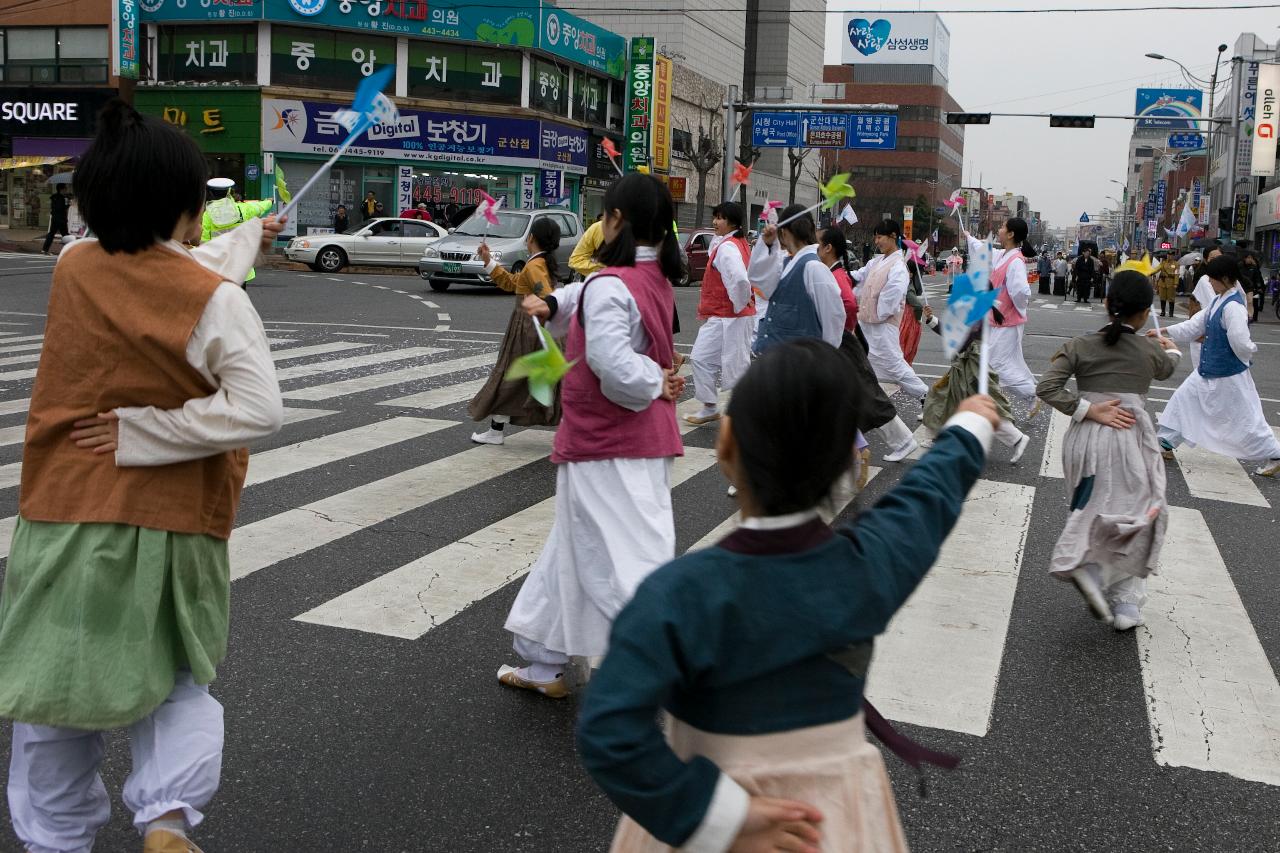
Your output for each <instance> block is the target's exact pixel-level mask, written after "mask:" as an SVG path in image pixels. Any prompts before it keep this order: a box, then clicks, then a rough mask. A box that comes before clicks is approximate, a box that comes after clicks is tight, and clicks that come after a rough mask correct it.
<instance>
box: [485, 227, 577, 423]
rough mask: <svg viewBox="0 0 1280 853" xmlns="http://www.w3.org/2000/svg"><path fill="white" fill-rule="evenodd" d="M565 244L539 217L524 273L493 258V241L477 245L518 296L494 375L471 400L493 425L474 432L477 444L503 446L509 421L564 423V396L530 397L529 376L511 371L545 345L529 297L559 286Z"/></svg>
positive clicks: (501, 282) (496, 278)
mask: <svg viewBox="0 0 1280 853" xmlns="http://www.w3.org/2000/svg"><path fill="white" fill-rule="evenodd" d="M559 248H560V226H559V225H557V224H556V223H555V221H554V220H552V218H551V217H549V216H543V217H539V218H537V219H535V220H534V221H533V224H532V225H531V226H529V236H528V237H527V238H525V249H526V251H528V253H529V259H528V260H527V261H525V264H524V267H523V268H521V270H520V272H518V273H512V272H508V271H507V270H506V269H504V268H503V267H501V266H499V264H498V262H497V261H495V260H494V259H493V253H492V252H491V251H490V249H489V246H488V244H487V243H481V244H480V246H479V248H477V249H476V254H477V255H478V256H479V257H480V262H481V263H483V264H484V271H485V273H486V274H487V275H488V276H489V278H490V279H492V280H493V283H494V284H495V285H496V286H497V287H498V288H499V289H500V290H505V291H507V292H508V293H514V294H515V295H516V302H515V306H514V307H513V309H512V312H511V319H510V320H508V321H507V331H506V333H505V334H504V335H503V336H502V348H501V349H499V350H498V361H497V363H496V364H495V365H494V366H493V370H492V371H491V372H490V374H489V380H488V381H487V382H485V384H484V387H483V388H481V389H480V391H479V392H477V393H476V395H475V397H473V398H472V399H471V404H470V405H469V406H468V407H467V414H468V415H470V417H471V420H473V421H483V420H485V419H486V418H487V419H488V420H489V428H488V429H487V430H485V431H484V432H477V433H473V434H472V436H471V440H472V441H474V442H475V443H476V444H502V443H503V441H504V440H505V439H504V429H505V428H506V425H507V424H509V423H513V424H515V425H516V426H554V425H556V424H558V423H559V422H560V396H559V389H558V388H557V389H556V396H555V397H554V398H553V400H552V404H551V405H550V406H544V405H542V404H541V403H539V402H538V401H537V400H535V399H533V397H532V396H530V395H529V384H528V382H527V381H526V380H524V379H513V380H510V381H508V380H507V378H506V377H507V370H508V369H509V368H510V367H511V365H512V364H513V363H514V362H515V361H516V359H518V358H520V357H521V356H524V355H528V354H529V353H531V352H537V351H538V350H540V349H541V348H542V335H541V333H540V332H539V331H538V329H537V327H536V326H535V325H534V323H533V320H531V319H529V314H528V312H527V311H525V309H524V297H526V296H528V295H529V294H533V295H534V296H537V297H539V298H541V297H544V296H548V295H550V294H551V291H552V290H553V289H554V288H555V282H556V274H557V272H558V270H557V264H556V254H555V253H556V250H557V249H559Z"/></svg>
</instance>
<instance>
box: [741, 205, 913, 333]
mask: <svg viewBox="0 0 1280 853" xmlns="http://www.w3.org/2000/svg"><path fill="white" fill-rule="evenodd" d="M803 210H804V207H803V206H802V205H799V204H793V205H791V206H790V207H786V208H784V209H783V210H781V211H780V212H779V213H778V219H779V221H783V222H785V221H786V220H787V219H788V218H789V217H791V216H793V215H796V214H800V213H801V212H802V211H803ZM817 243H818V235H817V231H816V228H815V226H814V222H813V217H811V216H810V215H809V214H808V213H804V215H799V216H796V219H794V220H792V221H791V222H787V224H786V225H783V226H781V227H779V226H777V225H772V224H770V225H766V226H765V227H764V230H763V231H761V232H760V239H759V240H757V241H756V245H755V247H754V248H753V249H752V250H751V260H750V263H749V264H748V266H747V276H748V277H749V278H750V280H751V284H752V286H753V287H755V288H756V289H758V290H759V291H760V293H761V294H762V295H763V296H764V298H765V299H766V300H768V303H769V307H770V311H772V309H773V307H774V306H775V305H777V306H781V307H780V309H779V310H778V311H777V312H776V313H766V314H765V316H764V319H763V320H761V321H760V329H759V333H758V334H757V335H756V341H755V344H754V347H753V349H754V352H755V353H756V354H757V355H759V354H762V353H764V352H765V351H767V350H768V349H769V348H770V347H774V346H777V345H778V344H780V343H783V342H785V341H789V340H794V339H796V338H821V339H822V340H824V341H826V342H827V343H828V344H830V345H831V346H833V347H839V346H840V341H841V336H842V335H843V333H844V303H843V302H841V301H840V286H839V285H838V284H836V280H835V276H833V275H832V274H831V269H830V268H829V267H828V266H827V265H826V264H824V263H823V262H822V261H821V259H819V258H818V245H817ZM855 275H856V273H855ZM895 331H896V330H895Z"/></svg>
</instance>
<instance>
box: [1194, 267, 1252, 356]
mask: <svg viewBox="0 0 1280 853" xmlns="http://www.w3.org/2000/svg"><path fill="white" fill-rule="evenodd" d="M1222 254H1223V250H1222V246H1220V245H1214V246H1210V247H1209V248H1207V249H1206V250H1205V252H1204V258H1203V260H1201V261H1200V263H1199V264H1197V265H1196V268H1195V276H1196V284H1195V287H1194V288H1192V290H1191V298H1190V299H1188V300H1187V319H1190V318H1192V317H1194V316H1195V315H1197V314H1199V313H1200V312H1201V311H1203V310H1204V309H1205V308H1207V307H1209V303H1211V302H1213V299H1214V292H1213V285H1212V284H1211V283H1210V282H1209V276H1207V275H1205V268H1206V267H1207V266H1208V264H1209V261H1211V260H1213V259H1214V258H1216V257H1219V256H1221V255H1222ZM1236 288H1237V289H1238V290H1239V291H1240V299H1241V301H1243V300H1244V296H1245V293H1244V288H1242V287H1240V285H1238V284H1237V285H1236ZM1203 343H1204V335H1201V336H1200V337H1198V338H1195V339H1194V340H1192V341H1191V346H1190V349H1191V366H1192V367H1199V366H1200V348H1201V346H1202V345H1203Z"/></svg>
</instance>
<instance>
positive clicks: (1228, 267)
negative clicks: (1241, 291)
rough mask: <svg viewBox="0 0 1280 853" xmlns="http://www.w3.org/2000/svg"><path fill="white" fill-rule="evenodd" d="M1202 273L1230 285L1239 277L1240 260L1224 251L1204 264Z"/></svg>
mask: <svg viewBox="0 0 1280 853" xmlns="http://www.w3.org/2000/svg"><path fill="white" fill-rule="evenodd" d="M1204 274H1205V275H1207V276H1209V278H1214V279H1217V280H1218V281H1225V282H1226V283H1227V286H1228V287H1231V286H1233V285H1235V283H1236V280H1237V279H1239V278H1240V262H1239V261H1237V260H1236V259H1235V258H1233V257H1231V256H1230V255H1228V254H1227V253H1225V252H1224V253H1222V254H1221V255H1218V257H1216V258H1214V259H1213V260H1211V261H1209V262H1208V263H1206V264H1205V265H1204Z"/></svg>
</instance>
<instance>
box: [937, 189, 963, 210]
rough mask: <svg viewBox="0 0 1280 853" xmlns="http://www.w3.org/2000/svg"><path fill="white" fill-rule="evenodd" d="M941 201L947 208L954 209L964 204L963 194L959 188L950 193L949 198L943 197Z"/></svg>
mask: <svg viewBox="0 0 1280 853" xmlns="http://www.w3.org/2000/svg"><path fill="white" fill-rule="evenodd" d="M942 203H943V205H945V206H946V208H947V209H948V210H952V211H954V210H956V209H958V208H959V207H960V206H961V205H963V204H964V196H963V195H961V193H960V190H956V191H955V192H953V193H952V194H951V198H948V199H943V201H942Z"/></svg>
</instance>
